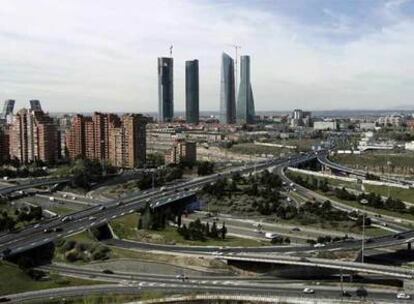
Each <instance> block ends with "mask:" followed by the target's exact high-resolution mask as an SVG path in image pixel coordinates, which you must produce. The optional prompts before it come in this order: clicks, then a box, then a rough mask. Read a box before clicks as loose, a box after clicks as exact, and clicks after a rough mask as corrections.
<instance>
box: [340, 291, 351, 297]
mask: <svg viewBox="0 0 414 304" xmlns="http://www.w3.org/2000/svg"><path fill="white" fill-rule="evenodd" d="M341 294H342V296H343V297H346V298H350V297H352V294H351V293H350V292H349V291H346V290H344V291H342V293H341Z"/></svg>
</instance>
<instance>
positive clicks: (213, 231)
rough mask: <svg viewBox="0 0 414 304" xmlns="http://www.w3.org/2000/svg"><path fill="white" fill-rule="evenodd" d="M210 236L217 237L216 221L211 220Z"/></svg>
mask: <svg viewBox="0 0 414 304" xmlns="http://www.w3.org/2000/svg"><path fill="white" fill-rule="evenodd" d="M210 236H211V237H212V238H217V237H218V229H217V224H216V222H213V225H212V226H211V232H210Z"/></svg>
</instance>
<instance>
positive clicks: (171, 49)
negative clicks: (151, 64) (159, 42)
mask: <svg viewBox="0 0 414 304" xmlns="http://www.w3.org/2000/svg"><path fill="white" fill-rule="evenodd" d="M173 47H174V46H173V45H172V44H171V46H170V57H172V51H173Z"/></svg>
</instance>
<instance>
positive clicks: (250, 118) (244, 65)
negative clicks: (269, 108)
mask: <svg viewBox="0 0 414 304" xmlns="http://www.w3.org/2000/svg"><path fill="white" fill-rule="evenodd" d="M240 66H241V69H240V86H239V93H238V96H237V122H238V123H242V124H244V123H247V124H252V123H254V118H255V110H254V99H253V91H252V85H251V83H250V56H241V57H240Z"/></svg>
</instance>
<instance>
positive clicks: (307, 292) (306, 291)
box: [303, 287, 315, 294]
mask: <svg viewBox="0 0 414 304" xmlns="http://www.w3.org/2000/svg"><path fill="white" fill-rule="evenodd" d="M303 293H304V294H314V293H315V290H313V289H312V288H309V287H306V288H305V289H303Z"/></svg>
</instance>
